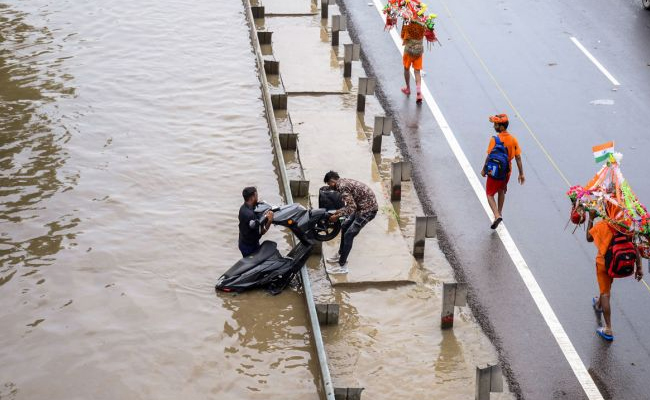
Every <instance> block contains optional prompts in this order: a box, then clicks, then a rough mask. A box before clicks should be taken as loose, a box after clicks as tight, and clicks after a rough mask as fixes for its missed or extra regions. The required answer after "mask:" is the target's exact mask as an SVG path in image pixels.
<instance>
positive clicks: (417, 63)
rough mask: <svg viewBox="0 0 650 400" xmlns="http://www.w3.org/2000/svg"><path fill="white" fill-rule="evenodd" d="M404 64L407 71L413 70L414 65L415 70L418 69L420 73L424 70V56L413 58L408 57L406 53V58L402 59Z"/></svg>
mask: <svg viewBox="0 0 650 400" xmlns="http://www.w3.org/2000/svg"><path fill="white" fill-rule="evenodd" d="M402 63H403V64H404V68H406V69H409V68H411V65H412V66H413V69H417V70H418V71H419V70H421V69H422V54H420V55H419V56H417V57H412V56H410V55H408V54H407V53H406V52H404V56H403V57H402Z"/></svg>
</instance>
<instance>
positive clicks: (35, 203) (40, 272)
mask: <svg viewBox="0 0 650 400" xmlns="http://www.w3.org/2000/svg"><path fill="white" fill-rule="evenodd" d="M242 12H243V4H242V3H241V2H239V1H223V0H222V1H217V2H215V1H208V0H197V1H194V2H191V3H182V2H176V1H167V0H141V1H137V2H134V1H128V0H114V1H109V2H106V1H99V0H86V1H65V0H29V1H18V0H17V1H13V2H10V3H6V2H1V0H0V165H1V168H0V171H1V174H0V183H1V185H0V304H2V307H0V398H2V399H5V398H8V399H42V398H48V399H89V398H93V399H178V398H184V399H207V398H214V399H257V398H259V399H262V398H283V399H293V398H295V399H317V398H318V394H317V389H316V387H317V378H316V375H317V373H316V364H315V358H314V356H313V354H312V345H311V339H310V334H309V331H308V330H307V328H306V326H307V316H306V312H305V307H304V301H303V298H302V295H301V294H300V293H298V292H296V291H294V290H288V291H285V292H284V293H283V294H281V295H279V296H276V297H271V296H269V295H266V294H265V293H252V294H245V295H240V296H233V295H224V294H217V295H215V293H214V289H213V285H214V282H215V280H216V278H217V277H218V276H219V275H220V274H221V273H222V272H223V271H225V270H226V269H227V268H228V267H229V266H230V265H231V264H232V263H233V262H235V261H236V260H237V259H238V257H239V253H238V251H237V249H236V246H237V226H236V223H237V222H236V213H237V210H238V208H239V205H240V203H241V197H240V193H241V188H242V187H244V186H247V185H256V186H258V189H259V192H260V194H261V197H262V198H264V199H266V200H268V201H270V202H280V201H281V197H280V193H279V189H278V183H277V175H276V171H275V169H274V167H273V157H272V153H271V150H270V149H271V146H270V143H269V138H268V128H267V123H266V120H265V119H264V115H263V107H262V103H261V101H260V90H259V82H258V80H257V77H256V73H255V63H254V58H253V54H252V53H251V50H250V43H249V39H248V28H247V26H246V24H245V19H244V16H243V13H242ZM269 237H270V238H271V239H273V240H276V241H278V242H279V243H280V247H281V248H282V249H283V250H286V248H287V247H288V243H287V238H286V236H284V235H283V234H282V233H281V232H279V231H273V232H271V233H270V234H269Z"/></svg>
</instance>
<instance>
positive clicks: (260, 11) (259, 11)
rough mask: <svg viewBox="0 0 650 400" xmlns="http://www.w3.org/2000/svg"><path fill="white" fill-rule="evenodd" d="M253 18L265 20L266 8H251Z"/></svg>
mask: <svg viewBox="0 0 650 400" xmlns="http://www.w3.org/2000/svg"><path fill="white" fill-rule="evenodd" d="M251 12H252V13H253V18H264V15H265V13H264V6H251Z"/></svg>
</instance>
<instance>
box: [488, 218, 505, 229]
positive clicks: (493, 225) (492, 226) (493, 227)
mask: <svg viewBox="0 0 650 400" xmlns="http://www.w3.org/2000/svg"><path fill="white" fill-rule="evenodd" d="M501 221H503V218H501V217H499V218H497V219H495V220H494V222H492V225H490V228H492V229H497V226H499V224H500V223H501Z"/></svg>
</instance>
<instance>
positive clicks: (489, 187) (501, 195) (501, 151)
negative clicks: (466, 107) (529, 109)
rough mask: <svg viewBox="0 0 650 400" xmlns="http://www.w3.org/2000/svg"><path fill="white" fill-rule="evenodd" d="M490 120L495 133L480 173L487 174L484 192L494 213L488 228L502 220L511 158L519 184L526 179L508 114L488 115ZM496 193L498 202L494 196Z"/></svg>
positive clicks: (510, 170) (495, 225) (510, 169)
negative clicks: (515, 166) (517, 171)
mask: <svg viewBox="0 0 650 400" xmlns="http://www.w3.org/2000/svg"><path fill="white" fill-rule="evenodd" d="M490 122H492V123H493V124H494V130H495V131H496V132H497V135H495V136H493V137H492V138H491V139H490V144H489V145H488V148H487V157H486V159H485V164H484V166H483V170H482V171H481V175H482V176H483V177H485V176H487V182H486V184H485V193H486V194H487V200H488V204H489V205H490V208H491V209H492V213H493V214H494V221H493V222H492V225H491V226H490V228H492V229H496V228H497V227H498V226H499V224H500V223H501V221H502V220H503V215H502V212H503V204H504V202H505V201H506V192H507V191H508V181H509V180H510V173H511V172H512V159H513V158H514V159H515V160H516V161H517V168H518V169H519V178H518V180H519V184H520V185H523V184H524V182H525V181H526V177H525V176H524V167H523V165H522V163H521V148H520V147H519V142H517V138H516V137H514V136H512V135H511V134H510V133H508V131H507V129H508V125H509V121H508V116H507V115H506V114H498V115H493V116H491V117H490ZM495 195H498V204H497V201H495V199H494V196H495Z"/></svg>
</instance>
